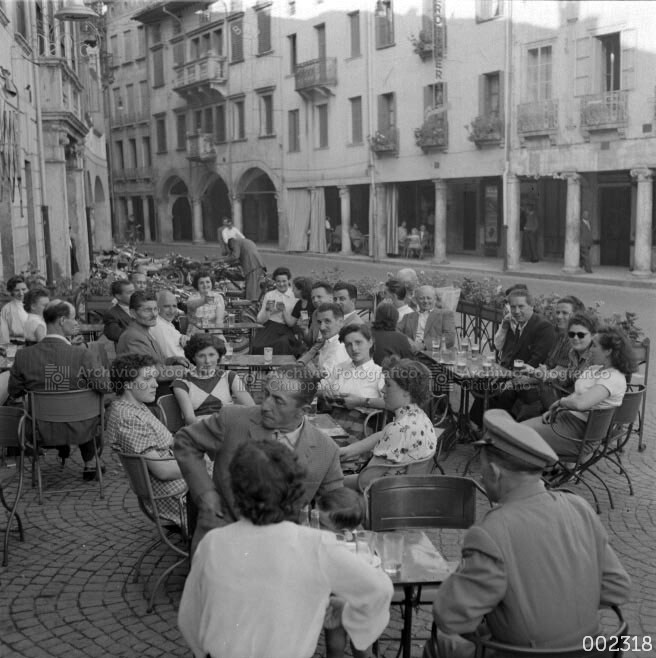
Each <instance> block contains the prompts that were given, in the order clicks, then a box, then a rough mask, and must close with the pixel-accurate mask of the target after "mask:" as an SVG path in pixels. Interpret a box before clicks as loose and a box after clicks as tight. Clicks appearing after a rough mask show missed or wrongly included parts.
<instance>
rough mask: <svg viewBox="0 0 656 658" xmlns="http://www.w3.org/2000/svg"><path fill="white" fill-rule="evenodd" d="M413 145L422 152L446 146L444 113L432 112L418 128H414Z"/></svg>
mask: <svg viewBox="0 0 656 658" xmlns="http://www.w3.org/2000/svg"><path fill="white" fill-rule="evenodd" d="M415 143H416V144H417V146H419V147H420V148H421V149H422V150H423V151H428V150H430V149H446V147H447V146H448V136H447V122H446V112H438V111H432V112H431V113H430V114H428V116H427V117H426V119H425V120H424V123H423V124H422V126H421V127H420V128H415Z"/></svg>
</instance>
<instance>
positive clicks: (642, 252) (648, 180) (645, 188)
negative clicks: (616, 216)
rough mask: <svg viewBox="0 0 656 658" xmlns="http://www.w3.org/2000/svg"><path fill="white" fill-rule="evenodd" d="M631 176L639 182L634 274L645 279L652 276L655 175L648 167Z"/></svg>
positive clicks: (637, 170) (634, 171)
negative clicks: (653, 185)
mask: <svg viewBox="0 0 656 658" xmlns="http://www.w3.org/2000/svg"><path fill="white" fill-rule="evenodd" d="M631 176H633V178H636V179H637V180H638V198H637V203H636V229H635V247H634V252H633V272H632V274H633V276H637V277H640V278H643V277H648V276H651V235H652V234H651V231H652V226H651V225H652V220H651V217H652V203H653V194H652V179H653V176H654V174H653V172H652V170H651V169H648V168H647V167H639V168H637V169H632V170H631Z"/></svg>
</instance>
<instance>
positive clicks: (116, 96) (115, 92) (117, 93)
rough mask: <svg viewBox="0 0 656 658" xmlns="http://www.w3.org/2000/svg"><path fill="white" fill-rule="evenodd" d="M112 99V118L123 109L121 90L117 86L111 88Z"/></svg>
mask: <svg viewBox="0 0 656 658" xmlns="http://www.w3.org/2000/svg"><path fill="white" fill-rule="evenodd" d="M112 101H113V102H112V107H113V108H114V118H116V117H117V116H118V115H119V114H120V112H121V111H122V109H123V101H122V100H121V90H120V89H119V88H118V87H114V89H112Z"/></svg>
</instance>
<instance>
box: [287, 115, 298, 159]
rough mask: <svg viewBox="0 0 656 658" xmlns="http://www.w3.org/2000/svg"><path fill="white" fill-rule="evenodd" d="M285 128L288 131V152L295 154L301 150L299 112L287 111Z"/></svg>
mask: <svg viewBox="0 0 656 658" xmlns="http://www.w3.org/2000/svg"><path fill="white" fill-rule="evenodd" d="M287 126H288V131H289V152H290V153H297V152H298V151H300V150H301V121H300V110H289V112H287Z"/></svg>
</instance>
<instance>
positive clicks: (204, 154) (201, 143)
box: [187, 132, 216, 162]
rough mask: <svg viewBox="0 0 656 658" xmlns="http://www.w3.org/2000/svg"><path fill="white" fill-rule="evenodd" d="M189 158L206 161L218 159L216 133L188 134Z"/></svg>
mask: <svg viewBox="0 0 656 658" xmlns="http://www.w3.org/2000/svg"><path fill="white" fill-rule="evenodd" d="M187 159H188V160H199V161H203V162H206V161H208V160H216V150H215V149H214V135H212V133H203V132H199V133H190V134H188V135H187Z"/></svg>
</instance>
